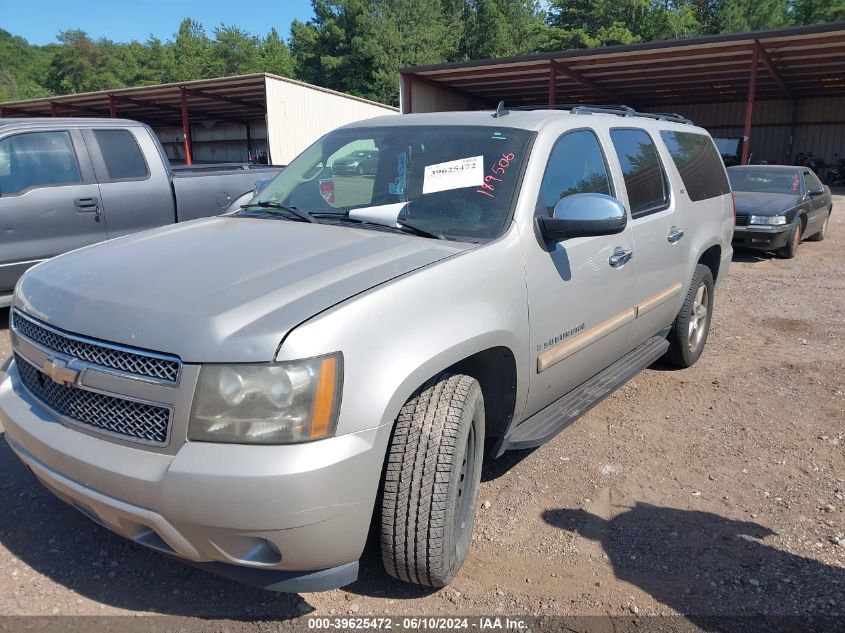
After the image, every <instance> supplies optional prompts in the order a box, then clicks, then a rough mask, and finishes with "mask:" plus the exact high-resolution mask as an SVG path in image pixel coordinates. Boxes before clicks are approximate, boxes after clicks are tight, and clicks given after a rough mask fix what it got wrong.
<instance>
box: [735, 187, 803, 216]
mask: <svg viewBox="0 0 845 633" xmlns="http://www.w3.org/2000/svg"><path fill="white" fill-rule="evenodd" d="M734 199H735V200H736V210H737V213H749V214H750V213H753V214H754V215H778V214H779V213H782V212H784V211H789V210H790V209H791V208H792V207H795V206H798V205H799V204H801V196H799V195H796V194H793V193H759V192H756V191H735V192H734Z"/></svg>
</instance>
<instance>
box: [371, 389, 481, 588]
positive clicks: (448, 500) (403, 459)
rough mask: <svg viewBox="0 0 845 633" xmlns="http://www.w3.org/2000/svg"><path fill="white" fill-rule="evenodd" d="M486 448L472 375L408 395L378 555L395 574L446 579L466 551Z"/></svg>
mask: <svg viewBox="0 0 845 633" xmlns="http://www.w3.org/2000/svg"><path fill="white" fill-rule="evenodd" d="M483 452H484V398H483V396H482V394H481V387H480V385H479V384H478V381H476V380H475V379H474V378H471V377H470V376H465V375H462V374H442V375H440V376H438V377H437V378H433V379H432V380H430V381H429V382H427V383H426V384H425V385H423V386H422V388H420V390H419V391H418V392H417V393H416V394H415V395H414V396H413V397H412V398H411V399H410V400H408V402H406V403H405V406H403V407H402V410H401V411H400V412H399V417H398V418H397V419H396V426H395V427H394V430H393V437H392V438H391V442H390V449H389V452H388V456H387V467H386V469H385V475H384V494H383V499H382V509H381V557H382V562H383V564H384V567H385V569H386V570H387V573H389V574H390V575H391V576H393V577H395V578H398V579H399V580H404V581H406V582H411V583H414V584H419V585H425V586H428V587H443V586H445V585H447V584H449V582H451V580H452V578H454V577H455V574H456V573H457V572H458V570H459V569H460V567H461V565H462V564H463V562H464V559H465V558H466V555H467V552H468V551H469V546H470V541H471V539H472V529H473V526H474V524H475V506H476V501H477V499H478V488H479V486H480V482H481V461H482V456H483Z"/></svg>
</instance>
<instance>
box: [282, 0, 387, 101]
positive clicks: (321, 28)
mask: <svg viewBox="0 0 845 633" xmlns="http://www.w3.org/2000/svg"><path fill="white" fill-rule="evenodd" d="M311 4H312V6H313V9H314V17H313V18H312V19H311V20H309V21H308V22H305V23H303V22H300V21H298V20H295V21H294V22H293V24H292V25H291V52H292V54H293V61H294V72H295V74H296V76H297V77H298V78H299V79H302V80H304V81H308V82H311V83H315V84H318V85H320V86H325V87H327V88H333V89H335V90H341V91H343V92H349V93H351V94H355V95H359V96H362V97H370V98H372V97H376V96H377V94H376V92H377V87H376V81H375V72H376V70H377V69H378V67H379V66H380V65H381V64H383V63H384V60H382V59H379V54H380V53H382V51H383V49H382V48H381V47H380V46H379V45H378V43H377V42H376V36H375V34H376V24H375V17H374V14H373V7H372V5H371V3H370V2H368V0H312V2H311Z"/></svg>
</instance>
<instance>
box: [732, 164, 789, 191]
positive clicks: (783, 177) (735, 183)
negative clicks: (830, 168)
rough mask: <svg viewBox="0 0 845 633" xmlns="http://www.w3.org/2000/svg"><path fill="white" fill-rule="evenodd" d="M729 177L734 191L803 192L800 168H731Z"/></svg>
mask: <svg viewBox="0 0 845 633" xmlns="http://www.w3.org/2000/svg"><path fill="white" fill-rule="evenodd" d="M728 178H730V181H731V189H733V190H734V191H754V192H758V193H788V194H792V195H797V194H799V193H801V176H800V174H799V173H798V170H794V171H793V170H789V169H756V168H754V169H729V170H728Z"/></svg>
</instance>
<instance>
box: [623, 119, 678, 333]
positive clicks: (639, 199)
mask: <svg viewBox="0 0 845 633" xmlns="http://www.w3.org/2000/svg"><path fill="white" fill-rule="evenodd" d="M610 139H611V142H612V143H613V149H614V155H615V158H616V160H617V161H618V163H619V167H620V169H621V171H622V177H623V180H624V183H625V194H624V197H623V200H624V201H625V202H626V206H627V208H628V212H629V213H630V214H631V223H630V227H631V235H632V239H633V241H634V253H635V255H634V258H633V259H632V261H631V268H632V272H633V275H634V276H635V279H636V281H635V283H634V285H633V286H632V293H633V294H632V299H633V304H634V306H635V308H636V317H637V318H636V319H635V320H634V322H633V323H632V325H631V334H630V343H631V347H634V346H636V345H639V344H640V343H642V342H644V341H646V340H648V339H649V338H651V337H652V336H654V335H655V334H657V333H658V332H659V331H660V330H661V329H662V328H664V327H665V326H667V325H669V324H670V323H671V322H672V320H673V319H674V318H675V316H676V314H677V312H678V310H679V308H680V297H681V292H682V290H683V277H684V271H685V261H686V256H685V248H684V226H683V219H682V218H683V216H682V214H681V211H680V209H678V208H677V203H676V200H675V197H674V196H673V195H671V190H670V186H669V179H668V177H667V176H666V170H665V168H664V166H663V161H662V160H661V157H660V155H659V153H658V150H657V146H656V145H655V142H654V140H653V139H652V138H651V136H650V135H649V134H648V133H647V132H646V131H645V130H642V129H636V128H616V129H612V130H611V131H610Z"/></svg>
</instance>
